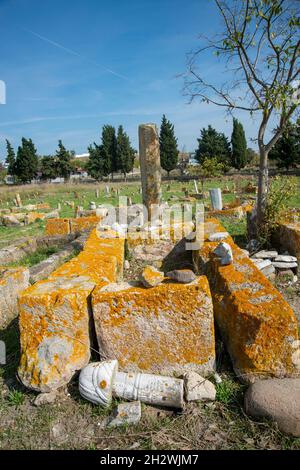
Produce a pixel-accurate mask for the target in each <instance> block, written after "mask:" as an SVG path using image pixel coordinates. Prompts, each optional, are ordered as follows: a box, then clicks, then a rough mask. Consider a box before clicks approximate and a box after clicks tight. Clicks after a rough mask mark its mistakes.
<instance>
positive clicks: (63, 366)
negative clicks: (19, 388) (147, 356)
mask: <svg viewBox="0 0 300 470" xmlns="http://www.w3.org/2000/svg"><path fill="white" fill-rule="evenodd" d="M94 287H95V283H94V282H92V281H91V280H90V278H89V277H88V276H80V275H79V276H77V277H74V278H68V277H66V278H64V277H57V278H52V279H48V280H45V281H40V282H38V283H36V284H34V285H33V286H31V287H29V288H28V289H26V290H25V291H23V292H22V294H21V295H20V298H19V312H20V319H19V323H20V334H21V359H20V365H19V369H18V375H19V377H20V379H21V381H22V382H23V384H24V385H25V386H26V387H29V388H31V389H33V390H37V391H41V392H51V391H52V390H55V389H57V388H59V387H61V386H62V385H65V384H67V383H68V382H69V380H70V379H71V377H72V376H73V374H74V373H75V371H77V370H80V369H81V368H82V367H84V366H85V365H86V364H88V362H89V359H90V338H89V315H90V314H89V308H88V301H87V299H88V297H89V295H90V293H91V291H92V290H93V288H94Z"/></svg>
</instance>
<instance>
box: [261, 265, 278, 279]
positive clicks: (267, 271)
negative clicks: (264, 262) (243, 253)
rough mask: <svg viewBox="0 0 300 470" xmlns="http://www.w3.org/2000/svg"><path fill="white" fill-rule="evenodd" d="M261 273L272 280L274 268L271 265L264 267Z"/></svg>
mask: <svg viewBox="0 0 300 470" xmlns="http://www.w3.org/2000/svg"><path fill="white" fill-rule="evenodd" d="M261 272H262V273H263V274H264V275H265V276H266V277H268V278H270V277H271V278H272V277H273V275H274V274H275V272H276V269H275V268H274V266H273V265H272V264H269V266H266V267H265V268H263V269H261Z"/></svg>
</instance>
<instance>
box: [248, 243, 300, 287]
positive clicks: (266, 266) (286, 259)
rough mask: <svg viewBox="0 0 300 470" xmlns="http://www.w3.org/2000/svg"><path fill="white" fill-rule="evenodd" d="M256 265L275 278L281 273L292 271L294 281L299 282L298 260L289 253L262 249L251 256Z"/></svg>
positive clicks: (271, 277)
mask: <svg viewBox="0 0 300 470" xmlns="http://www.w3.org/2000/svg"><path fill="white" fill-rule="evenodd" d="M250 259H251V261H252V262H253V263H254V264H255V266H256V267H257V268H258V269H259V270H260V271H261V272H262V273H263V274H264V275H265V276H266V277H268V278H270V279H275V276H276V275H277V274H280V273H285V272H287V271H292V272H293V273H294V279H293V282H297V279H298V278H297V270H298V261H297V258H296V256H291V255H290V254H289V253H284V254H279V253H278V252H277V251H276V250H268V251H267V250H261V251H258V252H257V253H254V254H253V255H252V256H251V257H250Z"/></svg>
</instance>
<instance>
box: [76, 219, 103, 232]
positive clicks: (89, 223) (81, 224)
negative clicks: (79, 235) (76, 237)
mask: <svg viewBox="0 0 300 470" xmlns="http://www.w3.org/2000/svg"><path fill="white" fill-rule="evenodd" d="M100 220H101V217H97V216H89V217H77V218H74V219H70V226H71V233H76V232H84V231H86V230H90V229H92V228H95V227H96V226H97V224H98V223H99V222H100Z"/></svg>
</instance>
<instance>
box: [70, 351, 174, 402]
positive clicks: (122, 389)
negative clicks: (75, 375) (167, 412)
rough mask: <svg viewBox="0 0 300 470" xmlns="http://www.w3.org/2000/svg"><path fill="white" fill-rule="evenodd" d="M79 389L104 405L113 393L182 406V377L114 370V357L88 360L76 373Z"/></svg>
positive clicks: (116, 368)
mask: <svg viewBox="0 0 300 470" xmlns="http://www.w3.org/2000/svg"><path fill="white" fill-rule="evenodd" d="M79 393H80V394H81V396H82V397H83V398H85V399H87V400H89V401H91V402H92V403H95V404H99V405H101V406H103V407H108V406H109V405H110V403H111V400H112V397H113V395H114V396H116V397H119V398H123V399H125V400H140V401H142V402H144V403H148V404H150V405H151V404H152V405H160V406H166V407H171V408H182V407H183V380H181V379H176V378H174V377H165V376H160V375H153V374H141V373H132V372H129V373H126V372H118V361H116V360H112V361H102V362H94V363H90V364H88V365H87V366H86V367H84V368H83V369H82V370H81V372H80V376H79Z"/></svg>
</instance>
